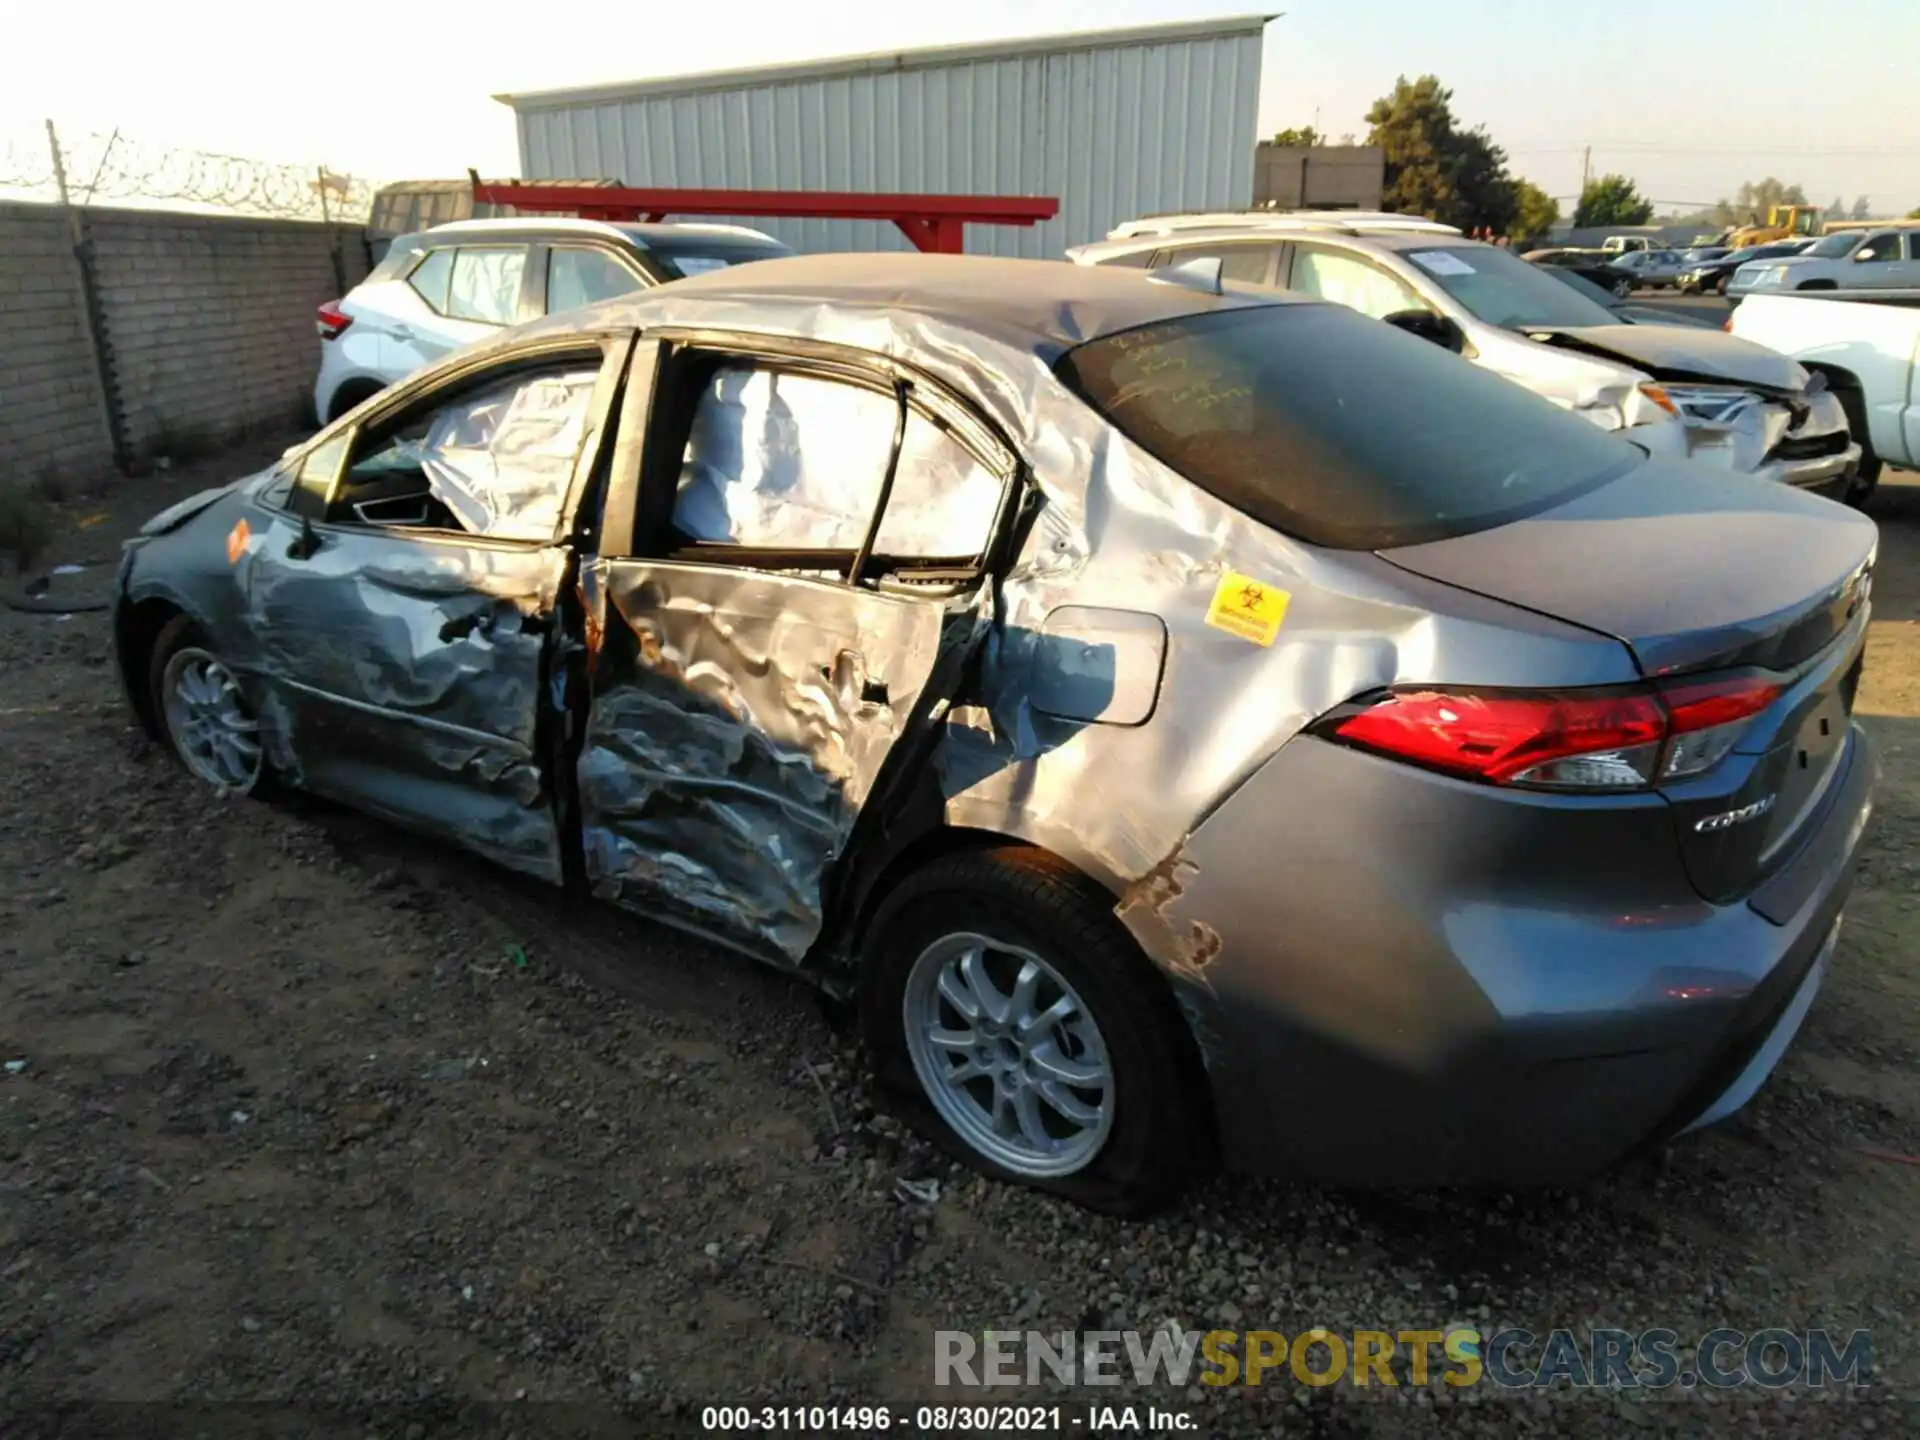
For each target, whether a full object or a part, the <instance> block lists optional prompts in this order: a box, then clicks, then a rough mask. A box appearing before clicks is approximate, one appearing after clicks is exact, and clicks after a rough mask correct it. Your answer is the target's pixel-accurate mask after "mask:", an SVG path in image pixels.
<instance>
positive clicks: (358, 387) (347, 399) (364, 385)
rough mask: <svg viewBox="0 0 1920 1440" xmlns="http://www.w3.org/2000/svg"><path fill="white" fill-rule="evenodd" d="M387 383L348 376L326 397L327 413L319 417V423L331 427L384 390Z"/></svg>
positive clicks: (358, 376) (371, 377)
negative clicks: (350, 411)
mask: <svg viewBox="0 0 1920 1440" xmlns="http://www.w3.org/2000/svg"><path fill="white" fill-rule="evenodd" d="M389 383H390V382H389V381H386V380H381V379H377V378H375V377H374V376H371V375H349V376H348V377H347V378H346V379H344V380H342V381H341V382H340V383H339V384H338V385H336V386H334V387H333V394H332V395H330V396H328V397H327V413H326V414H325V415H322V416H321V417H320V423H321V424H322V425H331V424H332V423H333V422H334V421H336V420H338V419H339V418H340V417H341V416H342V415H344V414H346V413H347V412H348V411H349V410H351V409H353V408H354V407H355V406H357V405H361V404H364V403H365V402H366V401H368V400H371V399H372V398H373V397H374V396H376V395H378V394H379V393H380V392H381V391H382V390H385V389H386V388H387V386H388V384H389Z"/></svg>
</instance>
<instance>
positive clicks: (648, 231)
mask: <svg viewBox="0 0 1920 1440" xmlns="http://www.w3.org/2000/svg"><path fill="white" fill-rule="evenodd" d="M539 235H593V236H598V237H600V238H601V239H603V240H624V241H628V242H630V243H635V244H638V245H639V246H641V247H642V248H643V249H651V248H653V247H654V246H655V245H656V244H660V243H662V242H665V243H667V244H669V245H670V244H671V242H674V241H679V240H687V239H692V238H695V237H700V236H705V237H710V238H712V239H716V240H717V239H730V240H746V241H761V242H764V243H766V244H768V245H778V244H780V242H779V241H778V240H775V239H774V238H773V236H771V235H769V234H767V233H766V232H765V231H763V230H754V229H752V228H750V227H748V226H745V225H715V224H706V223H698V222H689V223H686V224H679V223H670V222H655V223H627V222H620V223H615V222H613V221H610V220H582V219H580V218H578V217H577V216H572V215H516V216H510V217H507V218H504V219H491V220H449V221H448V222H447V223H446V224H444V225H434V226H430V227H429V228H428V229H425V230H420V231H416V232H414V233H413V234H412V235H409V236H405V237H403V238H405V239H408V240H423V239H427V238H429V237H430V238H432V239H435V240H442V239H447V238H453V239H459V238H461V237H462V236H473V237H475V238H480V239H489V240H494V239H506V238H509V237H517V236H539ZM783 248H784V247H783Z"/></svg>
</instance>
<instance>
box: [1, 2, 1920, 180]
mask: <svg viewBox="0 0 1920 1440" xmlns="http://www.w3.org/2000/svg"><path fill="white" fill-rule="evenodd" d="M1252 8H1254V7H1240V6H1236V5H1235V4H1233V3H1232V0H1101V3H1092V0H969V3H967V4H940V5H935V4H931V3H927V0H848V3H841V4H827V3H807V0H724V3H721V4H717V5H712V6H705V5H699V4H689V3H686V0H679V3H671V4H664V5H649V4H636V3H634V0H545V3H543V4H534V5H530V4H527V3H506V0H461V3H459V4H458V5H454V6H450V7H449V6H431V5H429V6H408V5H381V6H374V7H371V8H368V7H364V6H362V7H353V6H348V7H344V8H342V7H339V6H333V7H325V6H323V7H319V8H315V7H313V6H310V5H297V4H296V5H289V4H282V5H277V6H275V5H267V4H261V3H259V0H249V3H235V0H171V3H168V4H163V5H156V4H151V3H143V4H140V5H137V6H136V5H130V4H125V3H124V0H118V3H109V4H105V5H103V4H100V3H95V4H89V5H86V6H85V7H81V6H78V5H76V6H73V7H71V8H69V7H68V6H63V5H47V4H42V5H34V6H31V7H27V6H20V7H15V9H14V13H13V15H12V16H11V17H10V18H9V19H8V20H7V22H6V27H5V33H6V35H7V40H8V43H7V45H6V47H5V50H4V52H0V136H5V137H8V138H18V137H20V136H22V135H23V134H25V135H28V136H29V137H31V136H32V134H33V133H34V132H37V130H38V128H39V122H40V121H41V119H42V118H44V117H47V116H51V117H53V118H54V119H55V120H56V121H57V122H59V124H60V125H62V126H63V127H72V128H74V129H76V130H99V131H107V130H111V129H112V128H114V127H116V126H118V127H121V128H123V129H124V130H125V131H127V132H128V133H129V134H131V135H135V136H138V137H140V138H142V139H145V140H149V141H152V142H157V143H162V144H166V143H171V144H182V145H192V146H197V147H200V148H203V149H210V150H217V151H223V152H227V153H234V154H241V155H247V156H254V157H259V158H262V159H272V160H284V161H290V162H297V163H301V164H313V163H325V164H327V165H329V166H331V167H333V168H335V169H338V170H346V171H350V172H352V173H355V174H363V175H367V176H371V177H373V178H376V179H394V178H417V177H427V176H449V177H450V176H457V175H459V174H460V173H461V172H462V171H463V170H465V168H466V167H467V166H469V165H472V166H475V167H477V168H479V169H480V170H482V171H484V172H488V173H494V174H507V173H512V172H513V171H514V170H515V169H516V168H517V165H518V154H517V151H516V147H515V141H514V133H513V122H512V116H511V114H510V112H509V111H508V110H507V109H506V107H504V106H502V105H498V104H496V103H494V102H493V101H492V100H491V99H490V98H489V97H490V96H491V95H492V94H494V93H496V92H499V91H511V90H532V89H542V88H549V87H555V86H564V85H581V84H589V83H593V82H601V81H614V80H624V79H633V78H638V77H642V76H655V75H668V74H677V73H685V72H689V71H698V70H711V69H723V68H733V67H739V66H746V65H758V64H765V63H776V62H781V61H791V60H802V59H811V58H817V57H822V56H829V55H836V54H845V53H854V52H860V51H869V50H891V49H904V48H911V47H914V46H921V45H936V44H947V43H960V42H971V41H981V40H991V39H995V38H1000V37H1005V36H1011V35H1034V34H1046V33H1052V32H1058V31H1067V30H1081V29H1104V28H1109V27H1115V26H1123V25H1136V24H1146V23H1151V22H1155V21H1163V20H1180V19H1194V18H1202V17H1207V16H1213V15H1222V14H1233V13H1241V11H1242V10H1243V9H1252ZM1287 9H1288V13H1287V14H1285V15H1284V16H1283V17H1282V18H1280V19H1277V20H1275V21H1274V22H1273V23H1272V24H1271V25H1270V26H1268V28H1267V40H1266V55H1265V65H1264V72H1263V77H1264V78H1263V87H1262V93H1261V101H1260V129H1261V132H1262V133H1263V134H1265V133H1270V132H1271V131H1273V130H1275V129H1278V128H1281V127H1283V126H1288V125H1298V124H1313V123H1317V124H1318V125H1319V126H1320V128H1322V129H1323V130H1327V131H1330V132H1332V133H1333V134H1335V135H1339V134H1340V133H1342V132H1345V131H1349V130H1351V131H1356V132H1364V130H1365V128H1366V127H1365V124H1364V122H1363V120H1362V116H1363V115H1364V114H1365V112H1366V110H1367V107H1368V106H1369V104H1370V103H1371V102H1372V101H1373V100H1374V98H1375V97H1377V96H1379V95H1381V94H1383V93H1384V92H1385V91H1386V90H1388V89H1389V88H1390V87H1391V86H1392V84H1393V81H1394V77H1395V76H1396V75H1400V74H1406V75H1409V76H1412V75H1418V74H1421V73H1423V72H1427V71H1431V72H1433V73H1435V74H1437V75H1439V76H1440V78H1441V80H1442V81H1443V82H1444V83H1445V84H1447V85H1449V86H1451V87H1452V88H1453V91H1454V108H1455V113H1456V115H1457V116H1458V117H1459V118H1460V119H1461V120H1463V121H1464V122H1466V123H1468V124H1475V123H1484V124H1485V125H1487V126H1488V128H1489V129H1490V130H1491V131H1492V133H1493V136H1494V138H1495V139H1496V140H1497V141H1498V142H1499V143H1501V144H1502V145H1504V146H1505V147H1506V149H1507V151H1508V153H1509V155H1510V156H1511V160H1512V165H1513V168H1514V170H1515V172H1516V173H1518V174H1521V175H1524V176H1526V177H1528V178H1530V179H1532V180H1534V181H1535V182H1537V183H1538V184H1540V185H1542V186H1543V187H1545V188H1546V189H1547V190H1548V191H1549V192H1550V193H1552V194H1554V195H1556V196H1571V195H1572V194H1573V193H1574V191H1575V190H1576V189H1577V188H1578V185H1579V179H1580V167H1581V153H1580V152H1581V150H1582V148H1583V147H1585V146H1587V145H1591V146H1592V147H1593V165H1594V170H1595V172H1596V173H1599V172H1602V171H1606V170H1618V171H1622V172H1624V173H1626V174H1628V175H1630V176H1632V177H1633V178H1634V180H1636V181H1637V182H1638V183H1639V185H1640V187H1641V189H1642V191H1643V192H1644V193H1646V194H1648V195H1650V196H1652V197H1653V198H1654V199H1656V200H1659V201H1663V202H1707V203H1711V202H1712V201H1714V200H1716V199H1718V198H1719V197H1721V196H1722V195H1726V194H1730V193H1731V192H1732V191H1733V190H1734V189H1735V188H1736V187H1737V186H1738V185H1739V183H1740V182H1741V181H1742V180H1747V179H1759V178H1761V177H1763V176H1766V175H1769V174H1771V175H1777V176H1779V177H1780V178H1781V179H1783V180H1787V181H1797V182H1799V183H1800V184H1802V185H1804V186H1805V187H1806V189H1807V191H1808V193H1809V195H1810V196H1811V198H1812V199H1813V200H1814V202H1815V203H1818V204H1825V203H1827V202H1828V201H1830V200H1831V199H1832V198H1833V197H1834V195H1836V194H1840V195H1844V196H1845V197H1846V199H1847V201H1848V203H1849V204H1851V203H1852V200H1853V198H1854V196H1856V195H1859V194H1866V195H1868V196H1870V197H1871V198H1872V201H1873V204H1874V206H1875V209H1876V213H1880V212H1891V211H1894V210H1898V211H1899V212H1900V213H1905V212H1906V211H1908V210H1910V209H1912V208H1913V207H1914V206H1916V205H1920V84H1916V83H1915V80H1916V76H1915V69H1914V67H1915V63H1916V59H1917V58H1920V0H1829V3H1827V4H1824V5H1822V4H1814V3H1812V0H1744V3H1742V4H1739V5H1734V6H1723V5H1700V4H1696V3H1687V0H1607V3H1605V4H1595V5H1579V6H1576V5H1569V4H1566V3H1565V0H1293V3H1292V4H1290V5H1289V6H1288V7H1287ZM1568 16H1577V17H1578V18H1577V20H1574V21H1571V22H1570V21H1569V20H1568V18H1567V17H1568ZM624 178H628V179H632V180H635V181H638V180H640V179H641V178H642V177H637V176H634V177H624Z"/></svg>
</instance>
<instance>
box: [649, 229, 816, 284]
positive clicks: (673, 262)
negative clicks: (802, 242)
mask: <svg viewBox="0 0 1920 1440" xmlns="http://www.w3.org/2000/svg"><path fill="white" fill-rule="evenodd" d="M647 250H648V252H649V253H650V254H651V255H652V256H653V259H654V261H655V262H656V263H657V264H658V265H659V266H660V267H661V268H662V269H663V270H665V271H666V272H667V274H668V275H669V276H671V277H672V278H674V279H676V280H685V279H687V278H689V277H690V276H694V275H704V274H706V273H707V272H708V271H709V270H724V269H726V267H727V266H729V265H745V264H747V263H748V262H749V261H753V260H775V259H778V258H779V257H780V256H782V255H791V254H793V251H791V250H789V249H788V248H787V247H786V246H784V245H780V244H777V243H774V242H771V241H764V240H763V241H746V242H728V241H724V240H713V239H691V238H690V239H687V240H660V239H657V238H651V237H650V238H649V239H648V240H647Z"/></svg>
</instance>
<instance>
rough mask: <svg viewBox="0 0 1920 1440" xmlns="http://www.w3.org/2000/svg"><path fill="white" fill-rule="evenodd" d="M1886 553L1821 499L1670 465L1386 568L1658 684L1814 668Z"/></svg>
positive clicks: (1861, 522) (1401, 551) (1404, 551)
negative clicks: (1450, 590) (1538, 625)
mask: <svg viewBox="0 0 1920 1440" xmlns="http://www.w3.org/2000/svg"><path fill="white" fill-rule="evenodd" d="M1878 540H1879V531H1878V530H1876V529H1875V528H1874V525H1873V522H1872V521H1870V520H1868V519H1866V518H1865V517H1864V516H1862V515H1860V514H1859V513H1858V512H1857V511H1853V510H1849V509H1847V508H1846V507H1844V506H1841V505H1836V504H1834V503H1832V502H1831V501H1828V500H1822V499H1820V498H1819V497H1818V496H1814V495H1806V494H1802V493H1801V492H1800V491H1798V490H1795V489H1793V488H1792V487H1790V486H1785V485H1771V484H1767V483H1766V482H1763V481H1758V480H1755V479H1753V478H1751V477H1750V476H1745V475H1729V474H1721V473H1718V472H1716V471H1713V470H1709V469H1707V468H1706V467H1704V466H1700V465H1695V464H1691V463H1689V462H1687V461H1684V460H1677V459H1664V458H1663V459H1654V460H1650V461H1649V462H1648V463H1646V464H1644V465H1642V466H1640V467H1638V468H1637V469H1635V470H1633V471H1631V472H1629V473H1628V474H1626V475H1624V476H1622V477H1621V478H1619V479H1618V480H1613V481H1610V482H1609V483H1607V484H1605V485H1602V486H1600V487H1598V488H1597V489H1594V490H1590V491H1588V492H1586V493H1585V494H1583V495H1580V496H1577V497H1576V498H1575V499H1573V500H1570V501H1568V502H1567V503H1566V504H1564V505H1560V506H1556V507H1555V508H1554V509H1551V510H1546V511H1543V512H1541V513H1540V514H1538V515H1534V516H1531V517H1530V518H1528V519H1525V520H1520V521H1516V522H1515V523H1513V524H1511V525H1502V526H1500V527H1498V528H1497V529H1493V530H1482V531H1480V532H1478V533H1476V534H1472V535H1462V536H1458V537H1456V538H1454V539H1451V540H1438V541H1433V542H1431V543H1429V544H1425V545H1408V546H1402V547H1400V548H1398V549H1393V550H1383V551H1381V552H1380V555H1381V558H1382V559H1384V560H1387V561H1389V562H1390V563H1392V564H1394V565H1398V566H1399V567H1400V568H1401V569H1403V570H1411V571H1412V572H1414V573H1415V574H1416V575H1424V576H1426V577H1427V578H1428V579H1430V580H1439V581H1441V582H1442V583H1444V584H1448V585H1455V586H1458V587H1459V588H1461V589H1463V590H1472V591H1475V592H1476V593H1478V594H1481V595H1486V596H1490V597H1492V598H1494V599H1497V600H1505V601H1507V602H1508V603H1509V604H1514V605H1520V606H1523V607H1525V608H1526V609H1528V610H1533V611H1537V612H1539V613H1540V614H1543V615H1551V616H1553V617H1554V618H1555V619H1557V620H1566V621H1571V622H1572V623H1573V624H1575V625H1582V626H1585V627H1586V628H1587V629H1589V630H1598V631H1600V632H1601V633H1603V634H1606V635H1612V636H1614V637H1616V638H1617V639H1619V640H1621V641H1622V642H1624V643H1625V644H1626V646H1627V647H1628V649H1630V650H1632V651H1633V654H1634V658H1635V659H1636V660H1637V661H1638V662H1639V664H1640V668H1641V670H1642V671H1643V672H1644V673H1645V674H1647V675H1649V676H1659V675H1670V674H1678V673H1682V672H1686V671H1694V670H1706V669H1713V668H1720V667H1727V666H1735V665H1760V666H1764V667H1765V668H1767V669H1770V670H1778V669H1791V668H1793V667H1794V666H1797V665H1799V664H1802V663H1803V662H1805V661H1807V660H1809V659H1811V658H1812V657H1813V656H1814V655H1817V654H1818V653H1819V652H1820V651H1821V650H1823V649H1825V648H1826V647H1827V645H1828V644H1829V643H1831V642H1832V640H1833V639H1834V637H1835V636H1837V635H1838V634H1839V633H1840V632H1841V631H1842V630H1843V629H1844V628H1845V627H1846V625H1847V623H1848V620H1849V619H1850V612H1851V610H1852V609H1854V608H1856V607H1857V602H1858V599H1859V596H1858V595H1857V593H1855V592H1856V591H1857V590H1858V589H1859V588H1860V586H1861V583H1862V582H1863V581H1864V577H1865V568H1864V567H1866V566H1867V565H1868V563H1869V562H1870V561H1871V559H1872V557H1873V553H1874V547H1875V545H1876V544H1877V543H1878Z"/></svg>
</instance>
